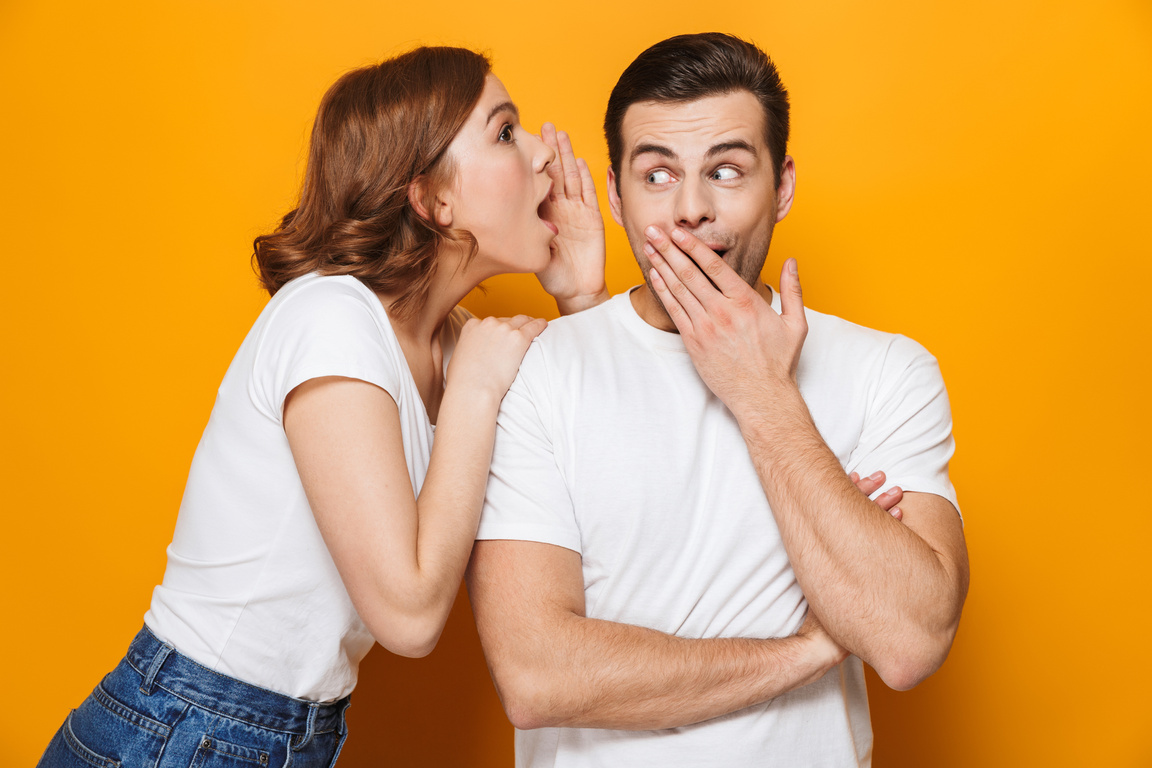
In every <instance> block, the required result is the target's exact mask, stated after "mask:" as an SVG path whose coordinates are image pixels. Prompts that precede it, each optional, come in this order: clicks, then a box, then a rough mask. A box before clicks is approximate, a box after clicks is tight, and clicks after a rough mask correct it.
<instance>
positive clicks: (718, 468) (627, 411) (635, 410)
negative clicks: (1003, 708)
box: [477, 294, 956, 768]
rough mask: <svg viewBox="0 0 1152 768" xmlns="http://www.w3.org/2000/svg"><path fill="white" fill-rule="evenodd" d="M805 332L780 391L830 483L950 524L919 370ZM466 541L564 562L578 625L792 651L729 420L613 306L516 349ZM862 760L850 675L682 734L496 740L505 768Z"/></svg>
mask: <svg viewBox="0 0 1152 768" xmlns="http://www.w3.org/2000/svg"><path fill="white" fill-rule="evenodd" d="M773 306H774V308H775V309H776V310H777V311H779V309H780V306H779V299H778V297H776V296H774V299H773ZM807 316H808V324H809V331H808V337H807V339H806V341H805V343H804V348H803V353H802V355H801V359H800V365H799V371H798V374H797V376H798V383H799V386H800V390H801V392H802V394H803V396H804V399H805V401H806V402H807V404H808V407H809V409H810V410H811V412H812V416H813V418H814V419H815V423H816V426H817V427H818V429H819V430H820V433H821V435H822V436H823V437H824V439H825V441H826V442H827V443H828V445H829V447H830V448H831V449H832V451H833V452H834V453H835V454H836V456H837V457H838V458H839V460H840V463H841V464H842V465H843V466H844V468H845V471H846V472H849V471H852V470H856V471H858V472H859V473H860V474H861V475H868V474H871V473H872V472H873V471H875V470H877V469H882V470H884V472H885V473H886V474H887V476H888V482H889V484H891V485H899V486H900V487H902V488H903V489H904V490H906V491H921V492H927V493H934V494H938V495H940V496H942V497H944V498H946V499H948V500H949V501H951V502H952V504H953V505H956V496H955V492H954V490H953V488H952V485H951V482H950V481H949V479H948V460H949V458H950V457H951V455H952V452H953V440H952V434H951V426H952V420H951V415H950V410H949V406H948V396H947V393H946V392H945V389H944V382H943V380H942V378H941V376H940V371H939V368H938V366H937V364H936V361H935V359H933V357H932V356H931V355H930V354H928V352H927V351H925V350H924V348H923V347H921V346H920V345H918V344H916V343H915V342H914V341H911V340H909V339H907V338H905V337H902V336H896V335H892V334H887V333H881V332H879V331H873V330H870V329H867V328H863V327H861V326H858V325H853V324H852V323H848V322H846V321H844V320H841V319H839V318H836V317H833V316H831V315H825V314H821V313H819V312H814V311H812V310H808V311H807ZM477 538H479V539H517V540H530V541H538V542H544V543H548V544H554V545H557V546H561V547H565V548H568V549H571V550H574V551H576V552H578V553H580V555H581V559H582V564H583V575H584V592H585V600H586V611H587V615H588V616H589V617H591V618H597V619H604V620H608V621H615V622H623V623H627V624H634V625H639V626H644V627H650V628H653V629H657V630H661V631H663V632H667V633H671V634H674V635H678V636H681V637H691V638H718V637H752V638H771V637H783V636H787V635H791V634H794V633H795V632H796V630H797V629H798V628H799V626H800V624H801V623H802V621H803V619H804V615H805V611H806V609H807V604H806V602H805V600H804V595H803V594H802V593H801V591H800V587H799V585H798V584H797V582H796V579H795V576H794V575H793V573H792V568H791V566H790V564H789V562H788V556H787V553H786V552H785V550H784V546H783V544H782V542H781V540H780V533H779V530H778V529H777V527H776V523H775V520H774V519H773V516H772V511H771V509H770V507H769V506H768V502H767V499H766V498H765V495H764V491H763V489H762V486H761V485H760V481H759V478H758V476H757V474H756V470H755V468H754V467H753V465H752V461H751V459H750V457H749V455H748V449H747V447H746V445H745V443H744V439H743V437H742V436H741V434H740V430H739V428H738V426H737V424H736V421H735V419H734V418H733V416H732V414H731V413H730V412H729V411H728V409H727V408H726V407H725V406H724V405H723V403H721V402H720V400H719V399H718V398H717V397H716V396H715V395H713V394H712V393H711V391H710V390H709V389H708V388H707V386H706V385H705V384H704V383H703V381H702V380H701V379H700V377H699V375H698V374H697V373H696V370H695V368H693V366H692V361H691V359H690V358H689V356H688V353H687V352H686V351H685V348H684V344H683V341H682V340H681V339H680V337H679V336H678V335H676V334H674V333H666V332H664V331H660V330H658V329H656V328H653V327H652V326H650V325H648V324H647V323H646V322H644V321H643V320H642V319H641V318H640V317H639V316H638V315H637V314H636V312H635V310H634V309H633V307H632V303H631V301H630V299H629V296H628V295H627V294H621V295H619V296H616V297H615V298H613V299H612V300H611V301H608V302H606V303H605V304H603V305H601V306H599V307H597V308H595V309H591V310H587V311H585V312H581V313H579V314H576V315H573V316H570V317H566V318H562V319H560V320H557V321H554V322H552V323H551V324H550V325H549V327H548V329H547V330H546V331H545V332H544V333H542V334H541V335H540V336H539V337H538V338H537V340H536V341H535V343H534V344H533V345H532V346H531V348H530V349H529V351H528V354H527V355H526V356H525V358H524V361H523V363H522V364H521V366H520V373H519V376H518V377H517V379H516V381H515V383H514V384H513V385H512V388H511V390H510V391H509V393H508V394H507V396H506V397H505V398H504V402H503V405H502V407H501V411H500V417H499V421H498V424H497V434H496V444H495V452H494V456H493V460H492V470H491V474H490V476H489V481H488V491H487V499H486V501H485V506H484V512H483V516H482V519H481V523H480V529H479V533H478V535H477ZM877 567H878V568H881V567H883V563H879V562H878V563H877ZM871 749H872V729H871V724H870V722H869V717H868V701H867V692H866V690H865V683H864V675H863V666H862V664H861V662H860V660H859V659H857V658H855V657H850V658H849V659H848V660H846V661H845V662H844V663H843V664H841V665H840V666H839V667H838V668H835V669H833V670H832V671H830V672H829V673H828V674H826V675H825V676H824V677H823V678H822V679H820V680H819V681H817V682H815V683H813V684H811V685H808V686H806V687H804V688H800V689H797V690H795V691H793V692H791V693H788V694H786V695H783V696H780V697H777V698H776V699H774V700H772V701H769V702H766V703H763V704H760V705H757V706H753V707H749V708H747V709H744V710H741V711H739V712H735V713H732V714H730V715H727V716H724V717H720V718H717V719H714V720H710V721H707V722H704V723H699V724H696V725H691V726H687V727H682V728H673V729H669V730H664V731H639V732H637V731H614V730H604V729H585V728H542V729H538V730H532V731H517V733H516V763H517V766H519V767H520V768H542V767H543V766H564V768H569V767H570V766H581V767H583V766H587V767H588V768H591V767H592V766H629V767H630V768H634V767H635V766H660V767H661V768H667V767H668V766H685V767H687V766H692V767H693V768H698V767H699V766H752V765H756V766H760V765H772V766H777V765H778V766H801V765H803V766H855V765H869V764H870V761H871Z"/></svg>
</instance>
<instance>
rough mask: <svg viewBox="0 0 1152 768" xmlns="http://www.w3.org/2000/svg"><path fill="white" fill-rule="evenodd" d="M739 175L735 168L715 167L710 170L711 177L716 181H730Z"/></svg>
mask: <svg viewBox="0 0 1152 768" xmlns="http://www.w3.org/2000/svg"><path fill="white" fill-rule="evenodd" d="M739 175H740V174H739V173H737V172H736V169H735V168H717V169H716V170H714V171H713V172H712V178H714V179H716V180H717V181H730V180H732V179H734V178H736V177H737V176H739Z"/></svg>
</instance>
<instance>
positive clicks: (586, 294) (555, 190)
mask: <svg viewBox="0 0 1152 768" xmlns="http://www.w3.org/2000/svg"><path fill="white" fill-rule="evenodd" d="M540 138H541V139H543V141H544V143H545V144H547V145H548V146H550V147H551V148H552V149H553V150H554V151H555V152H556V159H555V160H554V161H553V162H552V164H551V165H549V166H548V175H549V176H551V177H552V194H551V196H549V198H548V200H547V201H546V202H545V205H544V208H543V213H544V217H545V218H546V219H548V220H549V221H551V222H552V223H553V224H555V225H556V227H557V229H559V230H560V233H559V234H558V235H556V237H555V238H554V239H553V240H552V245H551V250H552V258H551V260H550V261H549V262H548V266H547V267H545V268H544V269H543V270H541V271H540V272H539V273H538V274H537V275H536V276H537V278H539V280H540V285H542V286H544V290H546V291H547V292H548V293H550V294H552V297H553V298H554V299H556V306H557V307H559V309H560V314H562V315H568V314H571V313H573V312H579V311H580V310H582V309H588V308H589V307H594V306H596V305H597V304H599V303H601V302H602V301H604V300H605V299H607V298H608V289H607V287H606V286H605V285H604V249H605V246H604V217H603V216H602V215H601V214H600V204H599V203H598V202H597V200H596V185H595V184H594V183H593V181H592V174H591V172H589V170H588V164H587V163H585V162H584V160H583V159H577V157H576V155H575V154H574V153H573V151H572V142H571V141H570V140H569V138H568V134H567V133H565V132H564V131H559V132H557V131H556V126H554V125H552V123H544V125H543V127H542V128H541V129H540Z"/></svg>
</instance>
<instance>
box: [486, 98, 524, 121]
mask: <svg viewBox="0 0 1152 768" xmlns="http://www.w3.org/2000/svg"><path fill="white" fill-rule="evenodd" d="M501 112H511V113H512V114H513V115H515V116H516V119H517V120H519V119H520V110H518V109H516V105H515V104H513V103H512V102H510V101H502V102H500V103H499V104H497V105H496V106H494V107H492V111H491V112H489V113H488V119H487V120H485V121H484V125H485V126H487V125H488V123H490V122H492V118H494V117H496V115H498V114H500V113H501Z"/></svg>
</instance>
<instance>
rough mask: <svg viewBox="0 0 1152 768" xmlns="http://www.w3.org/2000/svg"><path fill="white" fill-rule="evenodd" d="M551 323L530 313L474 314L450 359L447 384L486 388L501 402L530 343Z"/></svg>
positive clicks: (465, 326)
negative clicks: (507, 314)
mask: <svg viewBox="0 0 1152 768" xmlns="http://www.w3.org/2000/svg"><path fill="white" fill-rule="evenodd" d="M547 327H548V322H547V321H545V320H541V319H540V318H532V317H528V316H527V315H516V317H486V318H484V319H483V320H479V319H477V318H472V319H471V320H469V321H468V322H466V323H465V324H464V327H463V328H462V329H461V331H460V339H459V340H458V341H457V342H456V349H455V351H453V353H452V360H451V361H450V362H449V363H448V373H447V384H448V385H449V386H453V385H455V386H460V384H464V386H467V387H470V388H475V389H478V390H480V391H482V392H486V393H487V394H489V395H491V396H492V397H494V398H495V402H496V404H499V403H500V401H501V400H503V399H504V394H505V393H506V392H507V391H508V387H510V386H512V381H513V380H514V379H515V378H516V372H517V371H519V370H520V361H521V360H523V359H524V353H525V352H527V351H528V345H529V344H531V343H532V339H534V338H536V337H537V336H538V335H540V332H541V331H543V330H544V329H545V328H547Z"/></svg>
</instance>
